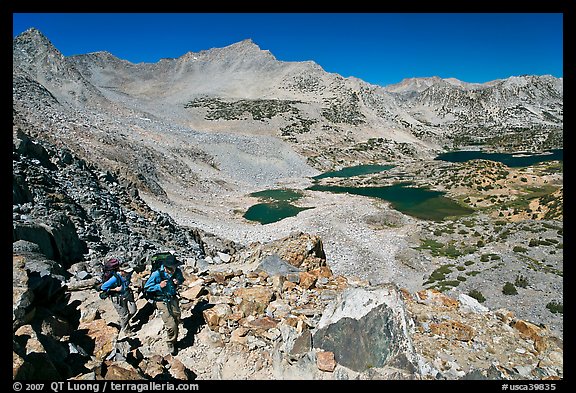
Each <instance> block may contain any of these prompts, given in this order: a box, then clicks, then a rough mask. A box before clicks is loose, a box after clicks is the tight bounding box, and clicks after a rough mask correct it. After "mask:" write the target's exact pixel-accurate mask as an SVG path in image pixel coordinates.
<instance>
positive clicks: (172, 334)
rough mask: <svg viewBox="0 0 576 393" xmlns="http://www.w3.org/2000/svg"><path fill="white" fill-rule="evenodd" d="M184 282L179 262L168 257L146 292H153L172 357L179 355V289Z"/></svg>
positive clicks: (146, 285)
mask: <svg viewBox="0 0 576 393" xmlns="http://www.w3.org/2000/svg"><path fill="white" fill-rule="evenodd" d="M183 282H184V276H183V275H182V271H181V270H180V268H178V261H177V260H176V258H175V257H174V255H171V254H170V255H168V257H167V258H166V259H165V260H164V261H163V263H162V266H161V267H160V268H159V269H158V270H155V271H153V272H152V274H151V275H150V277H149V278H148V280H147V281H146V284H144V290H145V291H147V292H149V293H150V292H152V293H153V295H152V296H151V298H152V299H153V300H154V302H155V304H156V308H157V309H158V311H159V313H160V316H161V317H162V321H164V326H165V327H166V333H167V338H168V350H169V351H170V353H171V354H172V355H176V354H177V353H178V348H177V340H178V325H179V323H180V315H181V313H180V305H179V303H178V297H177V289H178V286H179V285H181V284H182V283H183Z"/></svg>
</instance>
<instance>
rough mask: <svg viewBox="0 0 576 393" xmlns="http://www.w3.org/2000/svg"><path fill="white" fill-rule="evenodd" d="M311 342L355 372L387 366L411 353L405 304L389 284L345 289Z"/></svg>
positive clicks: (407, 356)
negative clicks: (403, 355)
mask: <svg viewBox="0 0 576 393" xmlns="http://www.w3.org/2000/svg"><path fill="white" fill-rule="evenodd" d="M312 341H313V345H314V347H315V348H321V349H323V350H326V351H330V352H333V353H334V355H335V359H336V362H338V363H339V364H342V365H343V366H346V367H348V368H350V369H351V370H354V371H357V372H363V371H366V370H368V369H370V368H373V367H377V368H382V367H385V366H388V365H389V364H388V362H389V361H390V360H391V359H393V358H395V357H396V356H397V355H399V354H405V356H406V358H407V359H411V358H412V356H413V351H412V344H411V341H410V337H409V335H408V330H407V320H406V315H405V310H404V305H403V302H402V301H401V299H400V297H399V295H398V292H397V290H396V289H395V288H394V287H393V286H390V285H386V286H381V287H372V288H350V289H348V290H346V291H344V292H343V293H342V295H341V297H340V298H339V299H338V300H337V301H335V302H334V303H333V304H332V305H331V306H328V308H327V310H326V311H325V312H324V314H323V316H322V320H321V321H320V322H319V325H318V330H317V331H316V333H315V334H314V337H313V340H312ZM408 363H409V361H408ZM395 367H398V365H395Z"/></svg>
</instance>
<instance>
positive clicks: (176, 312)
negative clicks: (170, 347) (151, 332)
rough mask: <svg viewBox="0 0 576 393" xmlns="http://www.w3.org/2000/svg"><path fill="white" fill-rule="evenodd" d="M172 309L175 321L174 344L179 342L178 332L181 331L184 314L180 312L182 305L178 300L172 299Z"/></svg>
mask: <svg viewBox="0 0 576 393" xmlns="http://www.w3.org/2000/svg"><path fill="white" fill-rule="evenodd" d="M170 307H171V310H172V317H173V318H172V319H173V321H174V343H176V341H177V340H178V331H179V330H180V329H179V327H180V317H181V316H182V313H181V311H180V304H179V303H178V299H177V298H175V297H173V298H172V299H170Z"/></svg>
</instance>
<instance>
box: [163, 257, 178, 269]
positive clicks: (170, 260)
mask: <svg viewBox="0 0 576 393" xmlns="http://www.w3.org/2000/svg"><path fill="white" fill-rule="evenodd" d="M163 265H164V266H165V267H168V268H175V267H176V266H178V261H177V260H176V257H175V256H174V255H172V254H170V255H168V256H167V257H166V259H164V262H163Z"/></svg>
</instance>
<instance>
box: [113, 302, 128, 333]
mask: <svg viewBox="0 0 576 393" xmlns="http://www.w3.org/2000/svg"><path fill="white" fill-rule="evenodd" d="M112 304H114V308H116V311H117V312H118V316H119V317H120V330H124V328H125V327H126V326H127V325H128V320H129V319H130V314H129V313H128V308H127V307H126V301H125V300H123V299H122V298H121V297H120V296H113V297H112Z"/></svg>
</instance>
